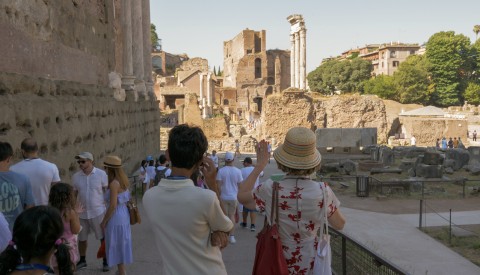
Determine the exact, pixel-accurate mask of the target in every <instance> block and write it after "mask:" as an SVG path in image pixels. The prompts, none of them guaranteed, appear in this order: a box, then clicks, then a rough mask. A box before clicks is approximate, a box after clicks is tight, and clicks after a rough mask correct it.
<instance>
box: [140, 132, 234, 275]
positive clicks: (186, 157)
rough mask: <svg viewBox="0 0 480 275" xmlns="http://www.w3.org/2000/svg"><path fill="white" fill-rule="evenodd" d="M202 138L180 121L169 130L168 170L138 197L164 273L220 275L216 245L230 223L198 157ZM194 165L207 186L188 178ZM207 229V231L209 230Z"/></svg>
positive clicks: (206, 163) (209, 169) (222, 242)
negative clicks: (169, 165) (202, 175)
mask: <svg viewBox="0 0 480 275" xmlns="http://www.w3.org/2000/svg"><path fill="white" fill-rule="evenodd" d="M207 148H208V142H207V138H206V137H205V135H204V133H203V131H202V130H201V129H200V128H198V127H190V126H188V125H186V124H182V125H178V126H175V127H174V128H173V129H172V130H170V132H169V138H168V150H167V152H166V156H167V158H168V159H169V160H170V162H171V165H172V173H171V175H170V176H169V177H168V178H165V179H162V180H161V181H160V182H159V184H158V185H157V186H155V187H153V188H151V189H149V190H148V191H147V192H146V193H145V196H143V206H144V209H145V213H146V217H147V219H148V220H149V221H150V227H151V229H152V231H153V236H154V238H155V241H156V243H157V247H158V255H159V256H160V257H161V259H162V262H163V269H162V270H159V271H158V272H157V273H160V274H165V275H177V274H199V275H210V274H215V275H226V274H227V270H226V269H225V265H224V263H223V260H222V253H221V251H220V249H221V248H223V247H224V246H226V244H227V237H228V231H230V230H231V229H232V228H233V224H232V222H231V221H230V220H229V219H228V217H227V216H225V215H224V214H223V212H222V209H221V207H220V202H219V200H218V197H217V194H216V193H215V192H214V191H217V186H216V182H215V176H216V173H217V172H216V169H215V168H214V165H213V162H212V160H211V159H209V158H207V157H205V156H204V154H205V152H206V151H207ZM198 169H200V170H201V171H202V173H203V174H204V176H205V180H206V181H207V183H208V186H209V187H210V189H211V190H207V189H203V188H198V187H196V186H195V185H194V184H193V181H192V180H191V179H190V177H191V175H192V174H193V173H194V172H195V171H198ZM212 232H213V234H212Z"/></svg>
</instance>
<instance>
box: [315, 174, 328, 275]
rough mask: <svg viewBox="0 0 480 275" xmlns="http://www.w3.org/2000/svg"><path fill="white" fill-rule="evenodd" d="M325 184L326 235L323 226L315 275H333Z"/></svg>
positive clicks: (325, 188)
mask: <svg viewBox="0 0 480 275" xmlns="http://www.w3.org/2000/svg"><path fill="white" fill-rule="evenodd" d="M320 184H323V218H324V220H325V228H326V229H325V233H324V232H323V231H324V230H323V224H322V226H321V227H320V238H319V240H318V248H317V253H316V254H315V262H314V264H313V274H314V275H332V249H331V247H330V235H329V234H328V219H327V218H328V213H327V210H328V205H327V203H328V201H327V185H326V184H325V183H320Z"/></svg>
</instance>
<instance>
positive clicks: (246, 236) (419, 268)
mask: <svg viewBox="0 0 480 275" xmlns="http://www.w3.org/2000/svg"><path fill="white" fill-rule="evenodd" d="M236 166H237V167H240V164H239V162H238V163H236ZM275 167H276V164H275V162H274V161H272V163H271V164H270V165H269V166H268V167H267V169H266V171H265V174H266V175H265V178H264V179H266V178H267V177H269V176H270V175H271V174H273V173H278V172H279V171H278V170H277V169H276V168H275ZM386 203H388V201H386ZM139 207H140V211H141V212H142V211H143V209H142V205H141V203H139ZM342 211H343V212H344V214H345V216H346V218H347V224H346V226H345V229H344V230H343V231H344V232H345V233H346V234H347V235H349V236H351V237H352V238H353V239H355V240H357V241H359V242H360V243H362V244H364V245H365V246H367V247H369V248H371V249H373V250H374V251H375V252H376V253H377V254H380V255H382V256H384V257H385V258H386V259H388V260H390V261H391V262H392V263H394V264H396V265H397V266H399V267H400V268H402V269H404V270H405V271H407V272H408V273H410V274H419V275H420V274H421V275H425V274H435V275H437V274H438V275H442V274H445V275H447V274H448V275H450V274H462V275H470V274H471V275H473V274H480V267H478V266H476V265H474V264H473V263H471V262H469V261H468V260H466V259H465V258H463V257H462V256H460V255H459V254H457V253H455V252H453V251H452V250H451V249H449V248H448V247H446V246H444V245H442V244H440V243H439V242H437V241H435V240H434V239H432V238H430V237H429V236H428V235H426V234H424V233H423V232H421V231H420V230H418V229H417V226H418V215H415V214H402V215H392V214H384V213H375V212H369V211H362V210H356V209H349V208H342ZM442 215H443V216H445V217H448V213H442ZM452 216H453V222H454V223H456V224H458V225H461V224H479V221H480V211H465V212H454V213H453V214H452ZM263 219H264V217H263V216H258V217H257V222H256V223H257V232H258V230H260V229H261V227H262V226H263ZM427 223H428V225H429V226H433V225H442V224H446V221H445V220H443V219H441V218H439V217H438V216H437V215H435V214H428V216H427ZM132 234H133V249H134V253H133V254H134V255H133V257H134V260H135V263H134V264H132V265H129V266H128V267H127V271H128V273H129V274H161V273H160V270H161V267H162V262H161V261H160V257H159V256H158V253H159V252H158V251H157V249H156V247H155V243H154V239H153V237H152V232H151V231H150V229H149V228H148V222H147V221H146V220H144V221H143V223H142V224H140V225H134V226H133V227H132ZM235 235H236V236H235V237H236V239H237V243H236V244H234V245H229V246H228V247H227V248H225V249H224V250H223V259H224V262H225V265H226V267H227V271H228V274H230V275H246V274H251V269H252V266H253V259H254V257H255V244H256V238H255V236H256V232H250V230H249V229H241V228H238V225H237V230H236V233H235ZM98 245H99V243H98V242H97V241H95V240H94V238H93V236H90V239H89V247H88V257H87V263H88V268H87V269H86V270H82V271H79V272H78V274H81V275H86V274H114V273H115V271H114V270H116V268H113V269H114V270H112V271H110V272H108V273H102V272H101V271H100V269H101V261H100V260H96V259H94V255H96V250H97V248H98ZM163 253H168V251H163ZM185 261H186V262H188V259H185Z"/></svg>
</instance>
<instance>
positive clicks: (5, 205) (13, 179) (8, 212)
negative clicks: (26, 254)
mask: <svg viewBox="0 0 480 275" xmlns="http://www.w3.org/2000/svg"><path fill="white" fill-rule="evenodd" d="M26 205H31V206H33V205H35V200H34V198H33V193H32V186H31V184H30V181H29V180H28V178H27V176H25V175H23V174H19V173H15V172H12V171H8V172H0V212H2V213H3V215H4V216H5V219H6V220H7V222H8V225H9V227H10V230H12V229H13V223H14V222H15V219H16V218H17V217H18V216H19V215H20V213H22V211H23V209H24V206H26Z"/></svg>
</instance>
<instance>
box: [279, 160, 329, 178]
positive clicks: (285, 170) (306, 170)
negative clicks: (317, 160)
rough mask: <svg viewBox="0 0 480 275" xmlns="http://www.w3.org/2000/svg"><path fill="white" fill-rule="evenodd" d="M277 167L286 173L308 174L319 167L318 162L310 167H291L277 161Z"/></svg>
mask: <svg viewBox="0 0 480 275" xmlns="http://www.w3.org/2000/svg"><path fill="white" fill-rule="evenodd" d="M277 167H278V169H280V170H282V171H283V172H285V173H287V174H288V175H296V176H308V175H311V174H313V173H314V172H316V171H317V170H318V169H320V164H319V165H317V166H315V167H313V168H310V169H293V168H290V167H287V166H285V165H283V164H281V163H279V162H277Z"/></svg>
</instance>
